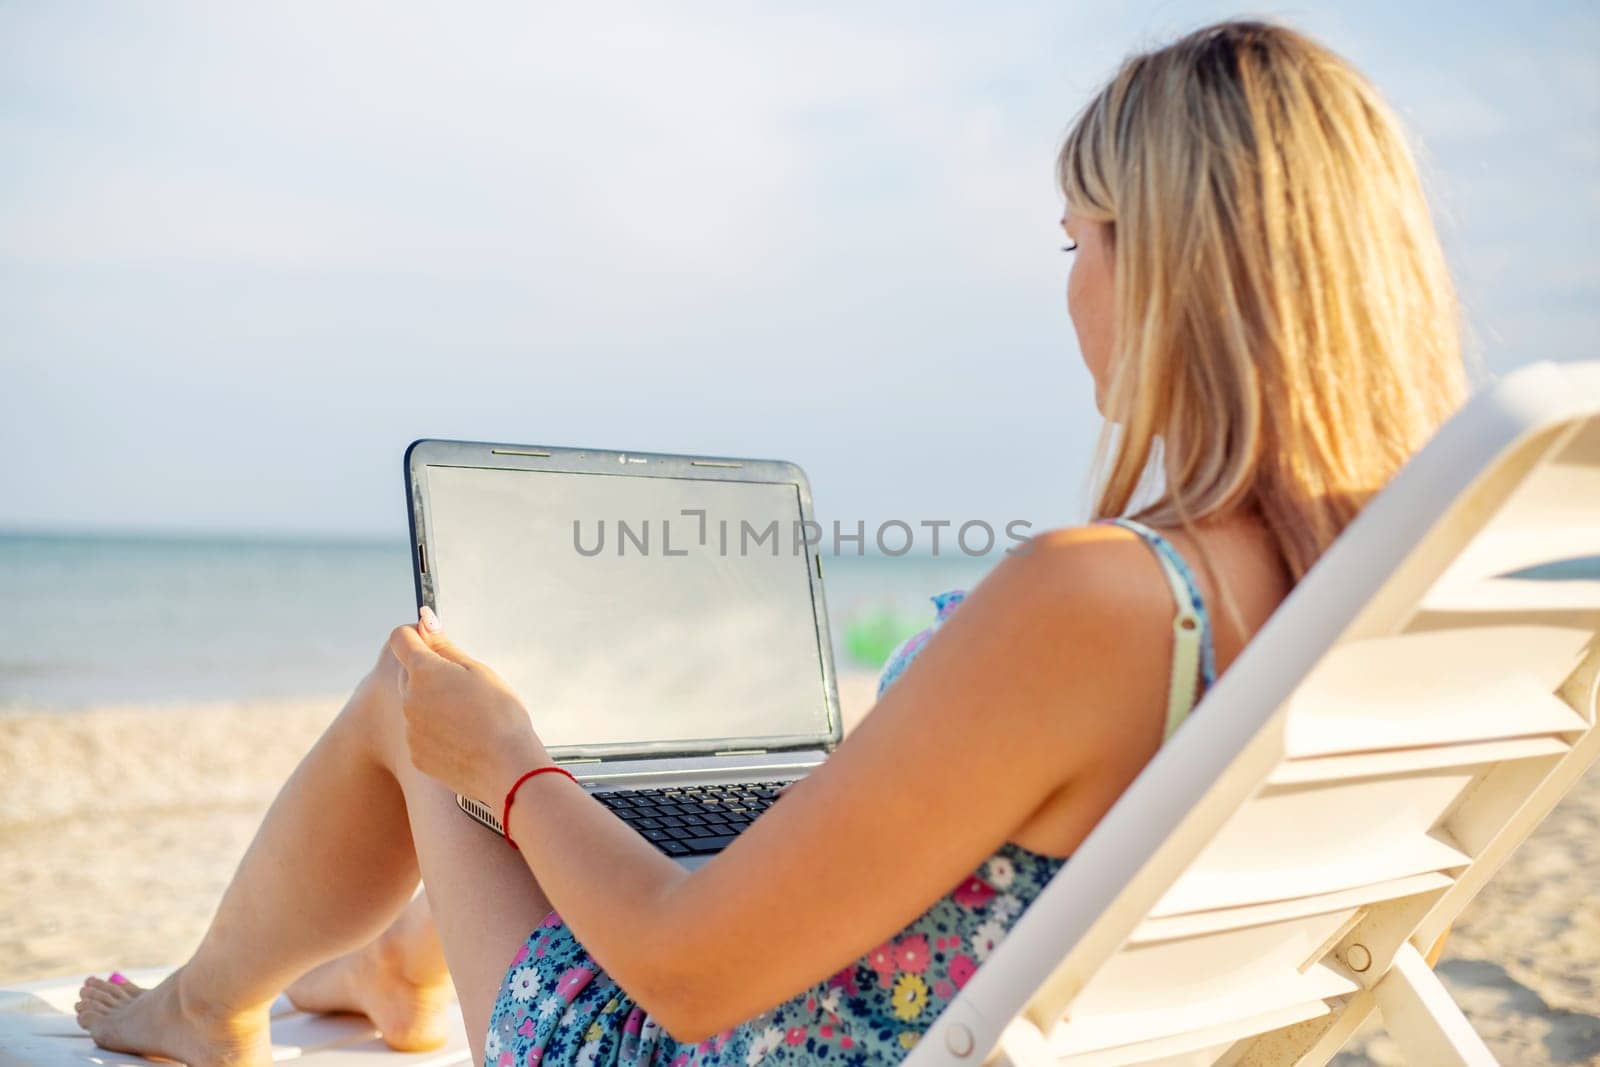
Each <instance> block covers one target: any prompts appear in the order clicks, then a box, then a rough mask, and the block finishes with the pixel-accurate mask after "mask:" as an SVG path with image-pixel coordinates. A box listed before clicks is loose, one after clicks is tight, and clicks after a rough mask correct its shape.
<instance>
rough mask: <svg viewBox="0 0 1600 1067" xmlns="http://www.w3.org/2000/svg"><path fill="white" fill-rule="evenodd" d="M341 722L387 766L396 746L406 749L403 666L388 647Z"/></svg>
mask: <svg viewBox="0 0 1600 1067" xmlns="http://www.w3.org/2000/svg"><path fill="white" fill-rule="evenodd" d="M339 719H340V724H341V725H342V726H343V727H344V728H345V729H347V730H349V731H352V732H355V733H358V734H359V735H360V736H361V737H362V738H363V740H364V741H365V742H366V743H367V745H368V747H369V748H370V749H371V750H372V752H373V753H374V755H375V756H377V757H379V758H380V759H381V760H382V761H384V762H387V761H388V760H389V759H390V758H392V757H393V755H394V753H395V751H396V749H395V745H396V744H397V743H398V744H399V745H400V746H402V747H403V746H404V744H405V737H404V733H403V725H404V713H403V712H402V711H401V708H400V662H399V661H398V660H396V659H395V658H394V653H393V652H391V651H389V647H388V646H387V645H385V646H384V647H383V650H382V651H381V652H379V653H378V659H377V662H375V663H374V664H373V665H372V669H371V670H369V671H368V672H367V673H366V676H365V677H363V678H362V679H361V681H360V682H358V683H357V684H356V688H355V692H354V693H352V694H351V696H350V699H349V701H348V702H347V703H346V704H345V706H344V710H343V711H341V712H340V713H339Z"/></svg>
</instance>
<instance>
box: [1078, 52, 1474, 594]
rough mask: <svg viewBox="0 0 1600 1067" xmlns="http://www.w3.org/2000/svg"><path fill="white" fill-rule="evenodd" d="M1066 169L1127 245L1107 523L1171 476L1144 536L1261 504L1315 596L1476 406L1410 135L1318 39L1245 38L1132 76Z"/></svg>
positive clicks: (1081, 210)
mask: <svg viewBox="0 0 1600 1067" xmlns="http://www.w3.org/2000/svg"><path fill="white" fill-rule="evenodd" d="M1057 168H1058V174H1059V180H1060V185H1061V190H1062V192H1063V193H1064V195H1065V197H1066V201H1067V206H1068V208H1069V210H1071V211H1072V212H1073V213H1074V214H1076V215H1078V216H1080V217H1082V218H1086V219H1091V220H1094V221H1099V222H1106V223H1110V224H1111V231H1110V232H1111V235H1112V240H1113V242H1114V248H1115V253H1114V261H1115V268H1114V272H1115V282H1114V294H1115V295H1114V301H1115V310H1114V316H1115V318H1114V322H1115V338H1114V351H1113V353H1112V357H1111V364H1110V366H1111V368H1112V373H1111V378H1110V381H1109V383H1108V388H1107V397H1106V401H1105V403H1106V424H1105V426H1104V427H1103V429H1102V431H1101V435H1100V440H1099V443H1098V445H1097V447H1096V451H1095V464H1094V467H1095V472H1097V473H1098V474H1099V480H1100V482H1101V484H1100V488H1099V491H1098V493H1097V494H1094V505H1093V507H1094V514H1093V515H1092V516H1091V517H1092V518H1100V517H1104V516H1115V515H1122V514H1124V512H1125V511H1126V510H1127V509H1128V507H1129V505H1130V502H1131V501H1133V499H1134V498H1135V497H1136V495H1138V494H1139V492H1140V490H1141V486H1143V485H1144V484H1145V483H1146V481H1147V478H1148V477H1149V476H1150V475H1151V474H1152V472H1154V471H1159V473H1160V474H1161V475H1162V479H1161V487H1160V491H1159V493H1158V494H1152V495H1154V497H1155V499H1153V500H1152V501H1151V502H1150V503H1149V504H1148V505H1147V506H1145V507H1143V508H1142V509H1141V510H1140V511H1139V512H1138V514H1137V515H1136V516H1134V517H1136V518H1138V519H1140V520H1141V521H1146V522H1150V523H1152V524H1157V525H1172V524H1178V525H1181V526H1182V527H1183V528H1184V529H1186V530H1190V531H1192V530H1193V528H1194V527H1193V523H1194V521H1195V520H1199V519H1203V518H1205V517H1207V516H1210V515H1223V514H1226V513H1228V512H1230V511H1233V510H1234V509H1238V508H1255V509H1258V510H1259V513H1260V514H1261V516H1262V518H1263V519H1264V520H1265V522H1266V524H1267V526H1268V527H1269V528H1270V529H1271V531H1272V534H1273V536H1274V537H1275V538H1276V540H1277V543H1278V547H1279V549H1280V551H1281V553H1282V556H1283V559H1284V561H1285V563H1286V565H1287V566H1288V568H1289V571H1290V572H1291V575H1292V577H1293V578H1294V579H1295V580H1296V581H1298V580H1299V579H1300V577H1301V576H1302V575H1303V574H1304V573H1305V572H1306V571H1307V570H1308V569H1309V568H1310V567H1311V565H1312V563H1314V562H1315V561H1316V559H1317V557H1318V556H1320V555H1321V554H1322V552H1323V551H1324V550H1325V549H1326V548H1327V547H1328V545H1329V544H1330V543H1331V542H1332V541H1333V540H1334V538H1335V537H1337V536H1338V535H1339V533H1340V531H1341V530H1343V529H1344V527H1345V526H1346V524H1348V523H1349V522H1350V520H1351V519H1352V518H1354V517H1355V515H1356V513H1357V512H1358V511H1360V510H1361V508H1362V506H1363V505H1364V504H1365V503H1366V502H1367V500H1368V499H1369V498H1370V497H1371V496H1372V495H1373V494H1374V493H1376V492H1377V491H1378V490H1379V489H1381V488H1382V487H1383V486H1384V484H1385V483H1386V482H1387V481H1388V480H1389V478H1390V477H1391V476H1392V475H1393V474H1394V473H1395V471H1396V470H1397V469H1398V468H1399V467H1400V466H1401V465H1402V464H1403V463H1404V462H1405V460H1406V459H1407V457H1409V456H1410V455H1411V454H1412V453H1413V452H1414V451H1415V450H1416V449H1417V448H1418V447H1419V446H1420V445H1421V444H1422V443H1423V442H1424V441H1425V440H1426V439H1427V438H1428V437H1429V436H1430V435H1431V434H1432V433H1433V431H1434V429H1435V428H1436V427H1437V426H1438V425H1439V424H1440V423H1441V422H1442V421H1443V420H1444V419H1445V418H1446V417H1447V416H1448V415H1449V414H1450V413H1451V412H1452V411H1454V410H1455V409H1456V408H1457V407H1458V406H1459V405H1460V403H1461V402H1462V400H1463V399H1464V397H1465V395H1466V391H1467V379H1466V373H1465V368H1464V366H1463V361H1462V354H1461V347H1462V346H1461V326H1460V312H1459V308H1458V305H1457V302H1456V296H1455V289H1454V287H1453V285H1452V284H1451V281H1450V276H1449V272H1448V270H1447V269H1446V266H1445V260H1444V254H1443V251H1442V250H1441V248H1440V246H1439V240H1438V237H1437V235H1436V233H1435V231H1434V226H1433V222H1432V219H1431V218H1430V215H1429V211H1428V205H1427V201H1426V199H1425V197H1424V195H1423V190H1422V183H1421V181H1420V180H1419V178H1418V175H1417V168H1416V165H1415V163H1414V162H1413V159H1412V155H1411V152H1410V150H1409V149H1408V147H1407V145H1406V140H1405V136H1404V134H1403V132H1402V130H1401V127H1400V124H1399V122H1398V120H1397V119H1396V118H1395V116H1394V115H1393V114H1392V113H1391V112H1390V110H1389V108H1388V107H1387V106H1386V105H1385V104H1384V102H1383V101H1382V100H1381V99H1380V98H1379V97H1378V94H1377V93H1376V91H1374V89H1373V88H1372V86H1371V85H1370V84H1369V83H1368V82H1367V81H1366V79H1365V78H1363V77H1362V76H1361V75H1360V74H1359V73H1358V72H1357V71H1356V70H1355V69H1354V68H1352V67H1351V66H1350V65H1349V64H1348V63H1347V62H1345V61H1344V60H1343V59H1341V58H1340V57H1338V56H1336V55H1334V54H1333V53H1331V52H1329V51H1328V50H1327V49H1325V48H1323V47H1322V46H1320V45H1318V44H1317V43H1315V42H1314V41H1311V40H1309V39H1308V38H1306V37H1305V36H1303V35H1301V34H1299V33H1296V32H1294V31H1292V30H1289V29H1285V28H1283V27H1280V26H1275V25H1270V24H1267V23H1262V22H1254V21H1228V22H1222V23H1218V24H1216V25H1213V26H1208V27H1206V28H1204V29H1201V30H1199V31H1196V32H1194V33H1191V34H1189V35H1188V36H1185V37H1183V38H1181V39H1180V40H1178V41H1176V42H1174V43H1173V44H1171V45H1168V46H1167V47H1165V48H1161V49H1158V50H1155V51H1152V52H1147V53H1144V54H1142V55H1136V56H1133V57H1132V58H1130V59H1128V60H1127V61H1126V62H1124V63H1123V65H1122V67H1121V69H1119V70H1118V71H1117V73H1116V75H1115V76H1114V77H1113V78H1112V79H1111V81H1110V82H1109V83H1108V84H1107V85H1106V86H1105V87H1104V88H1103V89H1102V90H1101V91H1100V92H1099V93H1098V94H1097V95H1096V96H1095V97H1094V99H1093V100H1091V101H1090V102H1089V104H1088V105H1087V106H1086V107H1085V108H1084V110H1083V111H1082V112H1081V113H1080V114H1079V115H1078V117H1077V118H1076V120H1075V121H1074V122H1073V124H1072V128H1071V132H1069V133H1068V134H1067V137H1066V141H1065V143H1064V144H1063V145H1062V148H1061V153H1060V156H1059V158H1058V161H1057ZM1157 438H1159V439H1160V440H1159V442H1158V441H1157ZM1113 439H1115V443H1114V444H1113ZM1108 459H1109V462H1107V461H1108ZM1196 544H1197V545H1198V544H1199V541H1198V540H1196ZM1203 551H1204V550H1203V549H1202V552H1203ZM1206 562H1207V565H1208V567H1209V562H1210V561H1209V560H1207V561H1206ZM1231 606H1232V605H1231V602H1230V607H1231ZM1234 619H1235V622H1236V623H1237V622H1238V614H1237V610H1236V609H1235V610H1234Z"/></svg>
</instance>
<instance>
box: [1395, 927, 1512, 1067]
mask: <svg viewBox="0 0 1600 1067" xmlns="http://www.w3.org/2000/svg"><path fill="white" fill-rule="evenodd" d="M1372 994H1373V996H1374V997H1375V998H1377V1001H1378V1010H1379V1011H1380V1012H1382V1013H1383V1025H1384V1028H1385V1029H1386V1030H1388V1032H1389V1036H1390V1037H1392V1038H1393V1039H1394V1041H1395V1043H1396V1044H1397V1045H1399V1046H1400V1051H1401V1052H1402V1053H1403V1054H1404V1055H1405V1058H1406V1062H1407V1063H1414V1064H1418V1065H1419V1067H1420V1065H1423V1064H1426V1065H1427V1067H1433V1065H1435V1064H1437V1065H1439V1067H1497V1061H1496V1060H1495V1058H1494V1056H1493V1055H1492V1054H1491V1053H1490V1052H1489V1048H1488V1046H1487V1045H1485V1044H1484V1043H1483V1039H1482V1038H1481V1037H1479V1036H1478V1033H1477V1031H1475V1030H1474V1029H1473V1028H1472V1024H1471V1023H1469V1022H1467V1017H1466V1016H1465V1015H1462V1014H1461V1009H1460V1008H1459V1007H1457V1006H1456V1002H1455V1001H1454V1000H1453V999H1452V998H1451V996H1450V991H1449V990H1447V989H1445V987H1444V983H1443V982H1441V981H1439V976H1438V975H1436V974H1434V973H1433V970H1432V969H1431V968H1430V967H1429V966H1428V962H1427V961H1426V960H1425V959H1423V958H1422V953H1420V952H1418V951H1417V949H1416V946H1414V945H1412V944H1411V942H1409V941H1407V942H1406V943H1405V944H1404V945H1401V946H1400V951H1399V952H1397V953H1395V957H1394V965H1393V966H1392V967H1390V968H1389V973H1387V974H1385V975H1384V976H1383V977H1382V978H1381V979H1379V981H1378V983H1377V984H1376V985H1374V986H1373V987H1372Z"/></svg>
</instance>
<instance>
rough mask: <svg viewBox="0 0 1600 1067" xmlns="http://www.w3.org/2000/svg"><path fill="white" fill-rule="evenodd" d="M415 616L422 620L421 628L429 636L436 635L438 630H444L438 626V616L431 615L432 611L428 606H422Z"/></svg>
mask: <svg viewBox="0 0 1600 1067" xmlns="http://www.w3.org/2000/svg"><path fill="white" fill-rule="evenodd" d="M417 614H418V616H420V617H421V619H422V628H423V629H424V630H426V631H428V632H429V633H430V634H436V633H438V632H439V631H440V630H442V629H444V627H442V626H440V625H439V616H437V615H435V614H434V613H433V609H432V608H430V607H428V605H426V604H424V605H422V610H421V611H419V612H417Z"/></svg>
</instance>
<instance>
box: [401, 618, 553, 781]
mask: <svg viewBox="0 0 1600 1067" xmlns="http://www.w3.org/2000/svg"><path fill="white" fill-rule="evenodd" d="M389 648H390V650H391V651H393V652H394V655H395V658H396V659H398V660H399V661H400V702H401V705H402V707H404V709H405V715H406V745H407V747H408V748H409V749H410V750H411V762H412V763H413V764H415V765H416V767H417V769H418V770H420V771H422V772H423V773H424V774H427V775H429V776H431V777H433V778H437V779H438V780H439V781H441V782H443V783H444V784H445V785H447V786H449V787H450V788H451V789H452V790H454V791H455V792H457V793H462V794H465V795H466V796H470V797H475V798H477V799H478V800H481V801H484V802H486V803H488V804H489V805H490V806H491V807H493V806H495V805H496V804H498V803H499V801H500V799H501V798H502V797H504V796H505V793H506V790H507V789H509V788H510V787H511V783H512V782H514V781H516V780H517V777H518V776H519V775H521V774H522V772H524V771H527V770H531V769H532V768H534V767H541V766H544V765H546V764H548V763H551V762H552V761H551V759H550V754H549V753H548V752H546V751H545V747H544V745H543V743H541V742H540V740H539V738H538V736H537V735H536V734H535V733H534V731H533V722H532V720H531V719H529V717H528V711H527V709H526V708H524V707H523V706H522V701H521V700H519V699H518V698H517V695H516V694H515V693H513V692H512V691H511V688H510V687H509V686H508V685H506V682H505V679H503V678H501V677H500V676H499V675H498V674H496V673H495V672H494V671H493V670H492V669H491V668H489V667H487V666H485V665H484V664H482V663H479V662H478V661H477V660H475V659H473V658H472V657H471V656H469V655H467V654H466V653H465V652H463V651H461V650H460V649H459V648H457V647H456V646H455V645H454V644H452V643H451V641H450V639H449V638H448V637H446V636H445V634H444V631H443V630H442V629H440V626H439V620H438V618H437V617H436V616H435V615H434V614H433V612H432V611H431V610H429V609H428V608H423V609H422V611H421V613H420V621H419V622H418V623H417V624H416V625H412V626H399V627H396V628H395V630H394V632H393V633H391V634H390V635H389Z"/></svg>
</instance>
